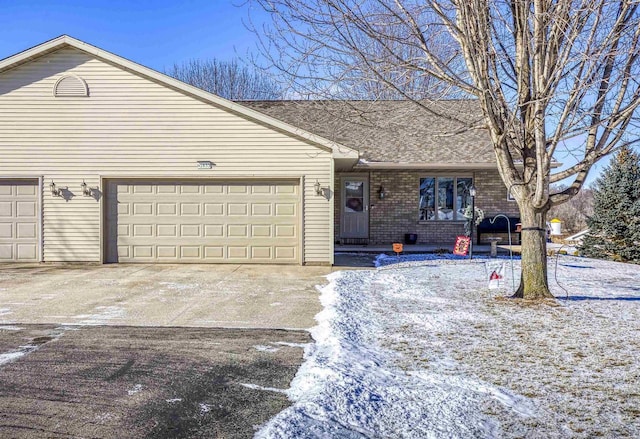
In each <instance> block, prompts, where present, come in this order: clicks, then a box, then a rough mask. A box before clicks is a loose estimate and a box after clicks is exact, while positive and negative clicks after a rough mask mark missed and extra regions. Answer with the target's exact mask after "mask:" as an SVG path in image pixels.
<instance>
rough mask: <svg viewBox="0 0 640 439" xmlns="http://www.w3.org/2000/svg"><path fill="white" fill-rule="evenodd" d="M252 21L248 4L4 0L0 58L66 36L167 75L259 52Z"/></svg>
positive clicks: (224, 0) (228, 0) (241, 0)
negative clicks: (195, 62) (179, 67)
mask: <svg viewBox="0 0 640 439" xmlns="http://www.w3.org/2000/svg"><path fill="white" fill-rule="evenodd" d="M262 14H264V13H262ZM251 16H252V17H256V19H258V20H259V19H260V16H261V11H257V10H254V13H252V14H251ZM262 16H264V15H262ZM248 18H249V5H248V4H247V3H246V2H245V0H179V1H175V0H172V1H169V0H155V1H148V0H133V1H132V0H128V1H125V0H110V1H104V0H85V1H78V0H0V23H2V34H1V35H2V36H1V37H0V58H6V57H7V56H11V55H13V54H15V53H17V52H20V51H23V50H25V49H27V48H30V47H33V46H36V45H38V44H40V43H43V42H44V41H47V40H50V39H52V38H55V37H57V36H60V35H63V34H66V35H69V36H72V37H74V38H77V39H79V40H82V41H85V42H87V43H89V44H92V45H94V46H97V47H99V48H101V49H104V50H107V51H109V52H112V53H115V54H117V55H119V56H122V57H124V58H127V59H129V60H131V61H135V62H137V63H139V64H142V65H145V66H147V67H150V68H152V69H155V70H158V71H164V70H168V69H169V68H170V67H171V66H172V65H173V64H174V63H182V62H184V61H188V60H191V59H197V58H212V57H216V58H218V59H220V60H228V59H231V58H233V57H234V56H241V57H244V56H246V54H247V51H251V52H253V53H256V52H257V49H256V44H255V43H256V40H257V38H256V36H255V35H254V34H252V33H251V32H250V31H249V30H247V29H246V27H245V25H244V23H246V22H247V20H248Z"/></svg>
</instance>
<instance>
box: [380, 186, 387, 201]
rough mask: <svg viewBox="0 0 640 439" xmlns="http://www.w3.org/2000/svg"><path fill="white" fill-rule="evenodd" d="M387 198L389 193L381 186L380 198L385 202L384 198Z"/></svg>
mask: <svg viewBox="0 0 640 439" xmlns="http://www.w3.org/2000/svg"><path fill="white" fill-rule="evenodd" d="M386 196H387V192H386V191H385V190H384V187H382V186H380V189H378V198H380V199H381V200H384V197H386Z"/></svg>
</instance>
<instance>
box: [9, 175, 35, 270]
mask: <svg viewBox="0 0 640 439" xmlns="http://www.w3.org/2000/svg"><path fill="white" fill-rule="evenodd" d="M39 211H40V209H39V203H38V180H0V262H37V261H38V260H39V254H40V244H39V241H40V240H39V239H38V236H39V234H38V227H39V224H40V222H39V217H40V214H39Z"/></svg>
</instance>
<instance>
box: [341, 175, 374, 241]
mask: <svg viewBox="0 0 640 439" xmlns="http://www.w3.org/2000/svg"><path fill="white" fill-rule="evenodd" d="M340 190H341V200H342V207H341V211H342V214H341V221H340V237H341V238H368V237H369V179H368V178H367V177H342V179H341V189H340Z"/></svg>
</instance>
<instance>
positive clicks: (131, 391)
mask: <svg viewBox="0 0 640 439" xmlns="http://www.w3.org/2000/svg"><path fill="white" fill-rule="evenodd" d="M142 389H143V387H142V384H136V385H135V386H133V388H131V389H129V390H127V394H128V395H129V396H133V395H135V394H136V393H140V392H142Z"/></svg>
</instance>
